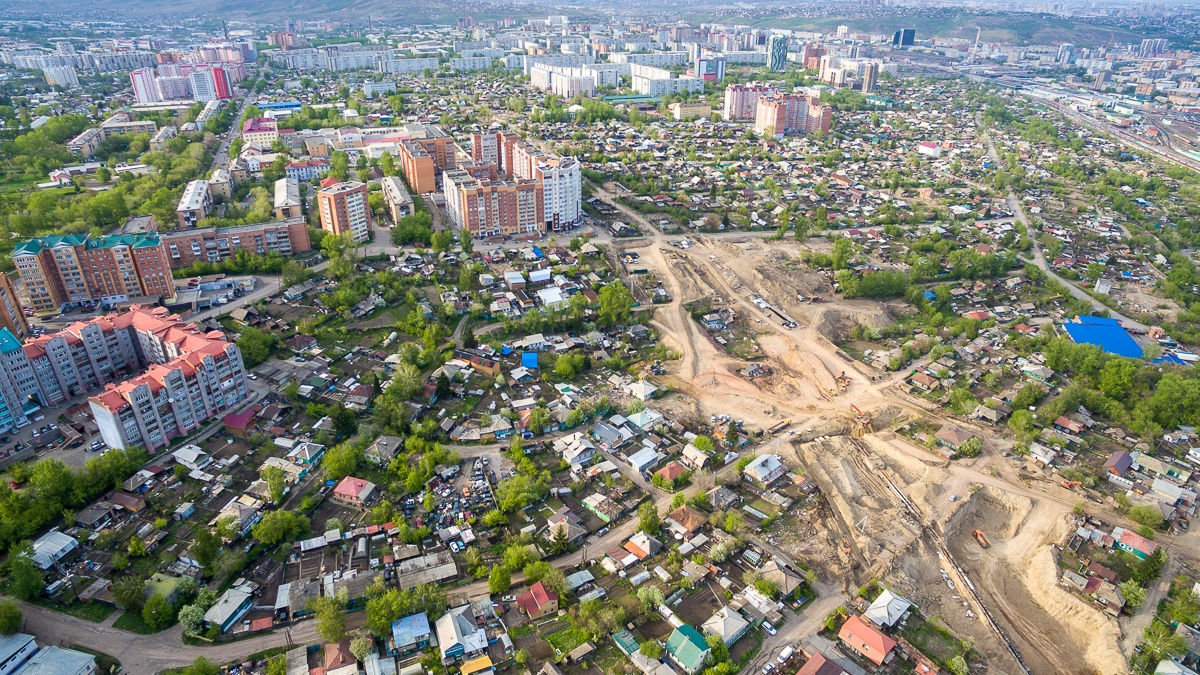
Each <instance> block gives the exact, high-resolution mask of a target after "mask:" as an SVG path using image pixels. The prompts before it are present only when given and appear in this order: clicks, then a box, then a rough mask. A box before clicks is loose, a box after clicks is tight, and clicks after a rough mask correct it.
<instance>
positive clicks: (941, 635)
mask: <svg viewBox="0 0 1200 675" xmlns="http://www.w3.org/2000/svg"><path fill="white" fill-rule="evenodd" d="M900 634H901V635H903V636H904V638H905V639H906V640H908V641H909V642H911V643H913V645H914V646H916V648H917V649H920V650H921V651H922V652H924V653H925V655H926V656H928V657H929V658H931V659H933V660H935V661H937V662H938V663H941V664H942V665H945V664H947V663H949V662H950V659H953V658H954V657H955V656H958V655H960V654H962V653H963V643H962V641H960V640H959V639H958V638H957V637H955V636H954V633H951V632H950V630H949V629H948V628H944V627H942V626H939V625H937V624H935V623H934V622H933V621H930V620H928V619H925V618H924V617H921V618H920V619H919V620H917V617H914V616H912V615H909V619H908V624H907V625H906V626H905V627H904V629H903V630H901V631H900Z"/></svg>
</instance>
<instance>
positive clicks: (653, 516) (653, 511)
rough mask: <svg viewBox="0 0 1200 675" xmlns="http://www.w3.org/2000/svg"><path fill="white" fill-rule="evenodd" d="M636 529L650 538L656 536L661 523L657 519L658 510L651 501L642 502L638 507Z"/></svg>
mask: <svg viewBox="0 0 1200 675" xmlns="http://www.w3.org/2000/svg"><path fill="white" fill-rule="evenodd" d="M637 514H638V529H640V530H641V531H642V532H645V533H646V534H649V535H651V536H654V535H657V534H658V530H659V528H660V527H661V526H662V522H661V521H660V520H659V518H658V509H657V508H655V506H654V502H653V501H647V502H642V505H641V506H639V507H638V510H637Z"/></svg>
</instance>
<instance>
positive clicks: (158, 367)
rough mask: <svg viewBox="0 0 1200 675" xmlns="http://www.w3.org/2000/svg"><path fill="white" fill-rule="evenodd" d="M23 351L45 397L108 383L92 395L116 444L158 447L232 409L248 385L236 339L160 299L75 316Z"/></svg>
mask: <svg viewBox="0 0 1200 675" xmlns="http://www.w3.org/2000/svg"><path fill="white" fill-rule="evenodd" d="M24 352H25V354H26V355H27V357H28V359H29V361H30V363H31V365H32V367H33V371H34V372H35V374H36V375H37V378H38V383H39V385H41V387H40V388H41V389H42V394H43V395H44V396H45V397H46V402H47V403H51V402H52V401H53V400H54V397H53V396H52V395H51V391H53V390H54V388H57V391H58V393H59V400H62V399H64V398H66V397H67V396H74V395H80V394H83V393H85V392H87V391H89V390H92V389H94V388H97V387H100V386H103V387H104V391H102V392H101V393H99V394H96V395H94V396H92V397H90V398H89V399H88V402H89V404H90V406H91V409H92V416H93V418H95V420H96V425H97V426H98V427H99V429H100V435H101V436H102V437H103V438H104V441H105V443H107V444H108V445H109V447H113V448H127V447H130V446H135V445H140V446H143V447H145V448H146V449H147V450H149V451H151V452H155V451H157V450H158V449H159V448H162V447H165V446H166V445H167V444H168V443H170V441H171V439H172V438H175V437H177V436H183V435H186V434H188V433H191V432H193V431H195V430H196V429H197V428H199V426H200V424H201V423H202V422H204V421H205V420H208V419H211V418H213V417H216V416H218V415H221V414H223V413H225V412H227V411H229V410H230V409H231V408H233V407H234V406H236V405H237V404H238V403H239V402H241V401H243V400H245V399H246V396H247V392H248V389H247V385H246V368H245V365H244V364H243V363H242V353H241V351H239V350H238V347H237V345H236V344H234V343H232V342H229V341H227V340H226V339H225V335H224V334H223V333H220V332H211V333H204V332H201V331H200V330H199V329H198V328H197V327H196V326H194V325H191V324H186V323H184V322H183V321H181V320H180V319H179V317H177V316H172V315H171V314H170V313H169V312H168V311H167V310H166V309H165V308H162V307H156V308H154V309H142V308H139V307H134V308H133V309H132V310H131V311H129V312H126V313H125V314H121V315H114V316H106V317H100V318H97V319H93V320H92V321H89V322H87V323H77V324H74V325H72V326H71V327H70V328H68V329H66V330H64V331H60V332H59V333H55V334H53V335H47V336H42V337H39V338H37V339H36V340H31V341H28V342H26V344H25V349H24ZM142 368H145V371H144V372H142V373H141V374H140V375H139V374H136V373H137V372H138V371H140V370H141V369H142ZM131 375H132V377H131ZM69 378H70V379H69ZM48 390H49V391H48Z"/></svg>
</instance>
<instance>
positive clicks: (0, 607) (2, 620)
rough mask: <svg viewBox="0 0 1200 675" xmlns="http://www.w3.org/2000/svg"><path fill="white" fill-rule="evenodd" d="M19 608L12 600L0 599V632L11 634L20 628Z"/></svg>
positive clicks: (22, 619) (21, 618)
mask: <svg viewBox="0 0 1200 675" xmlns="http://www.w3.org/2000/svg"><path fill="white" fill-rule="evenodd" d="M22 621H24V618H23V617H22V616H21V608H20V607H17V603H15V602H13V601H12V600H0V634H3V635H12V634H13V633H15V632H17V631H19V630H21V622H22Z"/></svg>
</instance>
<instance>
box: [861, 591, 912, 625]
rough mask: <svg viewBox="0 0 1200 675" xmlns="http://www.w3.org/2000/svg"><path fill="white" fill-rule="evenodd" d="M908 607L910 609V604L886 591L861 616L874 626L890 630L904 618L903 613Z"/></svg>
mask: <svg viewBox="0 0 1200 675" xmlns="http://www.w3.org/2000/svg"><path fill="white" fill-rule="evenodd" d="M910 607H912V603H911V602H909V601H908V600H906V599H904V598H902V597H900V596H899V595H896V594H895V593H893V592H892V591H891V590H890V589H887V590H884V591H883V592H882V593H880V594H879V597H877V598H875V602H872V603H871V606H870V607H867V609H866V611H865V612H863V614H862V615H863V618H864V619H866V620H868V621H870V622H871V623H873V624H875V625H876V626H879V627H884V626H886V627H888V628H891V627H892V626H895V625H896V623H897V622H899V621H900V619H902V618H904V614H905V612H907V611H908V609H909V608H910Z"/></svg>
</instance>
